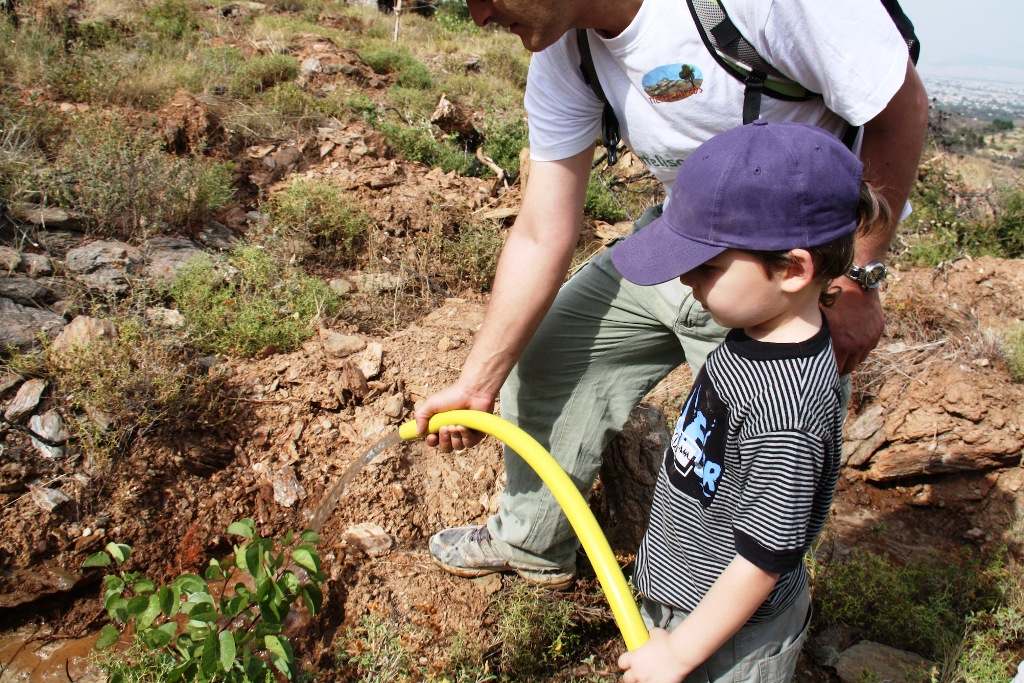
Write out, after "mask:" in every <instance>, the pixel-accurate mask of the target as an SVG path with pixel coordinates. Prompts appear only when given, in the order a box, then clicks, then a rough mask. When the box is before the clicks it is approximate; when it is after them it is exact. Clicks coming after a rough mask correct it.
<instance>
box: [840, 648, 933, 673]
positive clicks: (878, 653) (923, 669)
mask: <svg viewBox="0 0 1024 683" xmlns="http://www.w3.org/2000/svg"><path fill="white" fill-rule="evenodd" d="M835 668H836V674H838V675H839V678H840V679H842V680H843V683H859V682H860V681H865V680H871V681H879V682H880V683H916V682H917V681H921V680H927V676H928V673H929V669H930V668H931V663H930V662H929V661H928V660H926V659H924V658H923V657H921V656H919V655H916V654H914V653H913V652H906V651H905V650H897V649H896V648H892V647H889V646H887V645H882V644H880V643H874V642H871V641H869V640H862V641H861V642H859V643H857V644H856V645H853V646H852V647H849V648H847V649H845V650H843V651H842V652H840V653H839V657H838V659H837V660H836V664H835Z"/></svg>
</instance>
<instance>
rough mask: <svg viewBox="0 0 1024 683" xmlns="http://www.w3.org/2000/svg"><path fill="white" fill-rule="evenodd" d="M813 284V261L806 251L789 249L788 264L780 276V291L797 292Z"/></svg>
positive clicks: (809, 253)
mask: <svg viewBox="0 0 1024 683" xmlns="http://www.w3.org/2000/svg"><path fill="white" fill-rule="evenodd" d="M812 284H814V259H813V258H812V257H811V252H809V251H807V250H806V249H791V250H790V251H789V264H788V265H787V266H786V270H785V272H783V274H782V290H783V291H784V292H791V293H795V292H799V291H800V290H802V289H804V288H805V287H809V286H810V285H812Z"/></svg>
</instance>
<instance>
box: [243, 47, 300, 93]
mask: <svg viewBox="0 0 1024 683" xmlns="http://www.w3.org/2000/svg"><path fill="white" fill-rule="evenodd" d="M298 75H299V62H298V61H297V60H296V59H295V58H294V57H290V56H288V55H279V54H274V55H260V56H257V57H253V58H252V59H249V60H247V61H245V62H243V63H242V64H241V66H240V67H239V68H238V70H237V71H236V72H235V74H234V78H233V81H232V83H231V88H230V91H231V94H232V95H233V96H235V97H251V96H252V95H254V94H256V93H258V92H262V91H264V90H267V89H268V88H271V87H273V86H274V85H276V84H278V83H281V82H284V81H290V80H293V79H294V78H295V77H296V76H298Z"/></svg>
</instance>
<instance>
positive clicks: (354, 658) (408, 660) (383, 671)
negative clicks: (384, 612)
mask: <svg viewBox="0 0 1024 683" xmlns="http://www.w3.org/2000/svg"><path fill="white" fill-rule="evenodd" d="M411 631H412V627H411V626H410V625H409V624H407V623H403V624H398V623H395V622H393V621H392V620H390V619H387V618H385V617H381V616H378V615H376V614H366V615H363V617H362V618H361V619H360V620H359V626H357V627H355V628H350V629H348V630H347V631H346V632H345V635H344V637H343V638H342V639H341V640H340V641H338V642H336V643H335V644H334V646H335V648H336V650H337V656H336V661H337V664H338V666H340V667H341V668H342V670H343V672H345V673H347V674H348V675H347V676H346V678H345V680H353V681H361V682H362V683H392V681H394V682H395V683H403V682H407V681H414V680H420V678H421V676H420V675H419V672H418V668H417V666H416V664H414V662H413V655H412V652H411V651H410V650H409V649H408V648H406V647H405V646H404V645H403V643H404V642H405V641H407V640H408V639H409V637H410V635H411Z"/></svg>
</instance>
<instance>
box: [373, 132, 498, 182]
mask: <svg viewBox="0 0 1024 683" xmlns="http://www.w3.org/2000/svg"><path fill="white" fill-rule="evenodd" d="M376 125H377V128H378V129H380V131H381V132H382V133H384V137H386V138H387V141H388V143H389V144H390V145H391V146H392V147H394V148H395V149H396V150H397V151H398V152H399V153H400V154H401V155H402V156H404V157H405V158H406V159H408V160H410V161H419V162H421V163H424V164H427V165H429V166H438V167H440V168H441V169H442V170H444V171H446V172H448V171H455V172H456V173H458V174H459V175H472V174H473V171H474V170H475V169H476V168H477V166H478V163H477V161H476V159H475V158H474V157H473V155H471V154H468V153H467V152H465V151H464V150H461V149H459V148H458V147H456V146H455V145H452V144H449V143H448V142H447V141H441V140H438V139H437V138H435V137H434V135H433V132H432V131H431V130H430V127H429V126H426V125H424V126H422V127H417V126H411V125H407V124H404V123H394V122H390V121H378V122H377V124H376Z"/></svg>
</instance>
